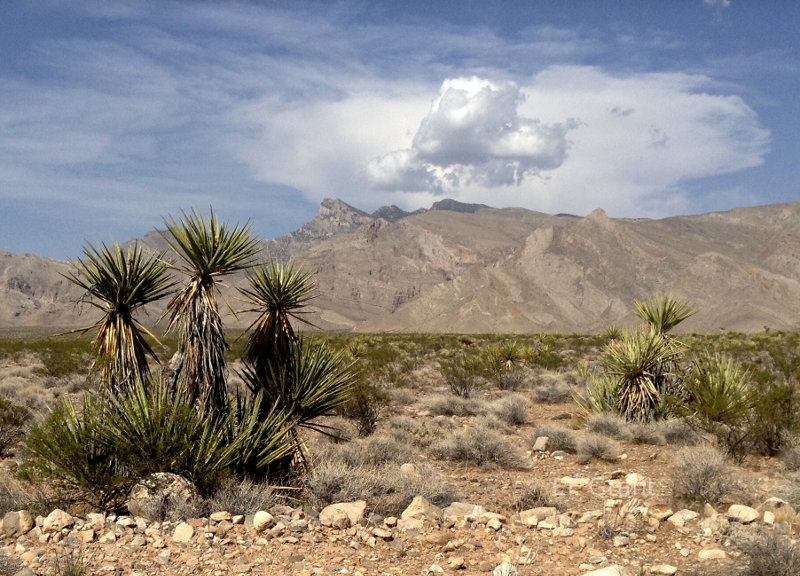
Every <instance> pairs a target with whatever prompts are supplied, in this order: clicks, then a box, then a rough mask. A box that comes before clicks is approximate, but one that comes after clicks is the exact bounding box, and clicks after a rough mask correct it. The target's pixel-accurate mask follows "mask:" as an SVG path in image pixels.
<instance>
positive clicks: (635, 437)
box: [628, 422, 667, 446]
mask: <svg viewBox="0 0 800 576" xmlns="http://www.w3.org/2000/svg"><path fill="white" fill-rule="evenodd" d="M628 430H629V434H630V435H629V438H628V440H629V441H631V442H633V443H634V444H650V445H651V446H663V445H664V444H666V443H667V440H666V438H664V435H663V434H662V432H661V430H662V427H661V426H658V422H649V423H647V424H643V423H633V424H631V425H630V427H629V428H628Z"/></svg>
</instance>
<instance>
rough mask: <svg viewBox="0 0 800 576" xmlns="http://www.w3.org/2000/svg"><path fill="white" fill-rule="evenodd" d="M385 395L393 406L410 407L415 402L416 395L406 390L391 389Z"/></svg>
mask: <svg viewBox="0 0 800 576" xmlns="http://www.w3.org/2000/svg"><path fill="white" fill-rule="evenodd" d="M386 394H387V396H388V397H389V399H390V400H391V401H392V402H393V403H394V404H399V405H401V406H410V405H412V404H414V403H415V402H416V401H417V395H416V394H414V391H413V390H409V389H408V388H391V389H389V390H387V391H386Z"/></svg>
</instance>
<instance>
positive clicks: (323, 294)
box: [0, 200, 800, 333]
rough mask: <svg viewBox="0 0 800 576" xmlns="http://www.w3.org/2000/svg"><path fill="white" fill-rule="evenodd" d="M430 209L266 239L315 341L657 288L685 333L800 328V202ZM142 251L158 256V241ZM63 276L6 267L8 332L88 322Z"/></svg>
mask: <svg viewBox="0 0 800 576" xmlns="http://www.w3.org/2000/svg"><path fill="white" fill-rule="evenodd" d="M435 208H436V209H431V210H423V211H418V212H415V213H406V212H403V211H402V210H400V209H398V208H396V207H389V208H384V209H381V210H379V211H377V212H375V213H374V214H371V215H370V214H367V213H365V212H362V211H360V210H357V209H355V208H353V207H351V206H349V205H347V204H345V203H344V202H342V201H340V200H325V201H324V202H323V203H322V205H321V206H320V209H319V212H318V214H317V216H316V217H315V218H314V219H313V220H311V221H310V222H308V223H307V224H305V225H303V226H302V227H301V228H300V229H299V230H297V231H296V232H293V233H291V234H289V235H287V236H284V237H280V238H276V239H273V240H269V241H267V242H265V244H264V258H265V259H269V258H277V259H279V260H282V261H287V260H289V259H291V260H293V261H295V262H297V263H298V264H299V265H301V266H302V267H304V268H305V269H306V270H308V271H310V272H313V273H314V275H315V279H316V281H317V284H318V287H319V290H318V292H319V297H318V298H317V299H316V300H315V302H314V313H313V314H312V317H311V318H310V319H311V320H312V322H314V324H316V325H318V326H320V327H321V328H323V329H336V330H358V331H386V330H392V331H432V332H473V333H476V332H542V331H544V332H547V331H553V332H556V331H557V332H591V331H600V330H603V329H605V327H606V326H608V325H609V324H618V325H629V324H632V323H634V322H635V318H634V316H633V314H632V302H633V299H634V298H638V299H642V298H646V297H648V296H649V295H650V294H652V293H654V292H659V291H660V292H671V293H674V294H676V295H679V296H682V297H685V298H687V299H688V300H689V301H690V302H691V303H692V304H693V305H694V307H695V308H697V310H698V313H697V314H696V315H695V316H694V317H692V318H691V319H690V320H688V321H687V322H686V323H685V329H686V330H693V331H699V332H708V331H716V330H719V329H728V330H744V331H755V330H762V329H763V328H764V327H765V326H768V327H770V328H773V329H781V330H796V329H800V203H792V204H781V205H772V206H762V207H756V208H742V209H737V210H732V211H730V212H720V213H712V214H705V215H698V216H680V217H674V218H666V219H663V220H644V219H634V220H628V219H613V218H609V217H608V216H607V215H606V214H605V213H604V212H603V211H602V210H596V211H595V212H592V213H591V214H589V215H588V216H586V217H584V218H578V217H575V216H569V215H557V216H551V215H548V214H542V213H538V212H533V211H529V210H523V209H516V208H506V209H494V208H488V207H484V206H479V205H465V204H460V203H456V202H452V201H451V202H442V203H437V205H436V207H435ZM384 216H385V217H384ZM142 242H143V243H145V244H146V245H147V246H150V247H152V248H153V249H163V248H164V246H163V239H162V238H160V236H158V235H157V234H155V233H154V234H149V235H148V236H146V237H145V238H144V239H143V240H142ZM67 269H68V264H66V263H64V262H56V261H47V260H45V259H41V258H38V257H35V256H30V255H11V254H7V253H5V254H0V282H2V285H0V320H2V322H3V324H4V325H6V326H15V325H19V326H29V325H37V324H45V323H46V324H53V325H55V324H61V325H75V324H77V323H80V324H84V323H85V321H84V320H83V319H78V318H77V317H76V316H75V313H74V303H75V301H76V300H77V299H78V298H80V296H81V295H80V294H79V293H77V291H76V289H75V288H74V287H72V286H71V285H68V283H67V282H66V280H64V279H63V277H61V276H60V275H59V272H64V271H66V270H67ZM242 282H244V277H243V275H242V276H239V277H237V278H234V279H233V282H232V284H234V285H236V284H237V283H239V284H241V283H242ZM156 317H157V316H156ZM239 322H240V324H243V323H246V319H242V320H240V321H239Z"/></svg>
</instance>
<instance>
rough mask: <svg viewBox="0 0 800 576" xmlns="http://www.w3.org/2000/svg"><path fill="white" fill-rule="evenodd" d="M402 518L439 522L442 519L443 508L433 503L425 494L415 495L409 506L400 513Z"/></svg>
mask: <svg viewBox="0 0 800 576" xmlns="http://www.w3.org/2000/svg"><path fill="white" fill-rule="evenodd" d="M400 518H401V519H403V520H409V519H425V520H433V521H436V522H438V521H440V520H441V519H442V509H441V508H439V507H438V506H435V505H433V504H431V503H430V502H429V501H428V500H427V499H426V498H425V497H423V496H415V497H414V499H413V500H412V501H411V504H409V505H408V508H406V509H405V510H403V513H402V514H400Z"/></svg>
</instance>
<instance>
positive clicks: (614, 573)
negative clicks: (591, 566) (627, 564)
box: [583, 564, 628, 576]
mask: <svg viewBox="0 0 800 576" xmlns="http://www.w3.org/2000/svg"><path fill="white" fill-rule="evenodd" d="M583 576H628V571H627V570H626V569H625V568H624V567H623V566H620V565H619V564H614V565H613V566H606V567H605V568H598V569H597V570H592V571H591V572H586V573H585V574H584V575H583Z"/></svg>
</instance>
